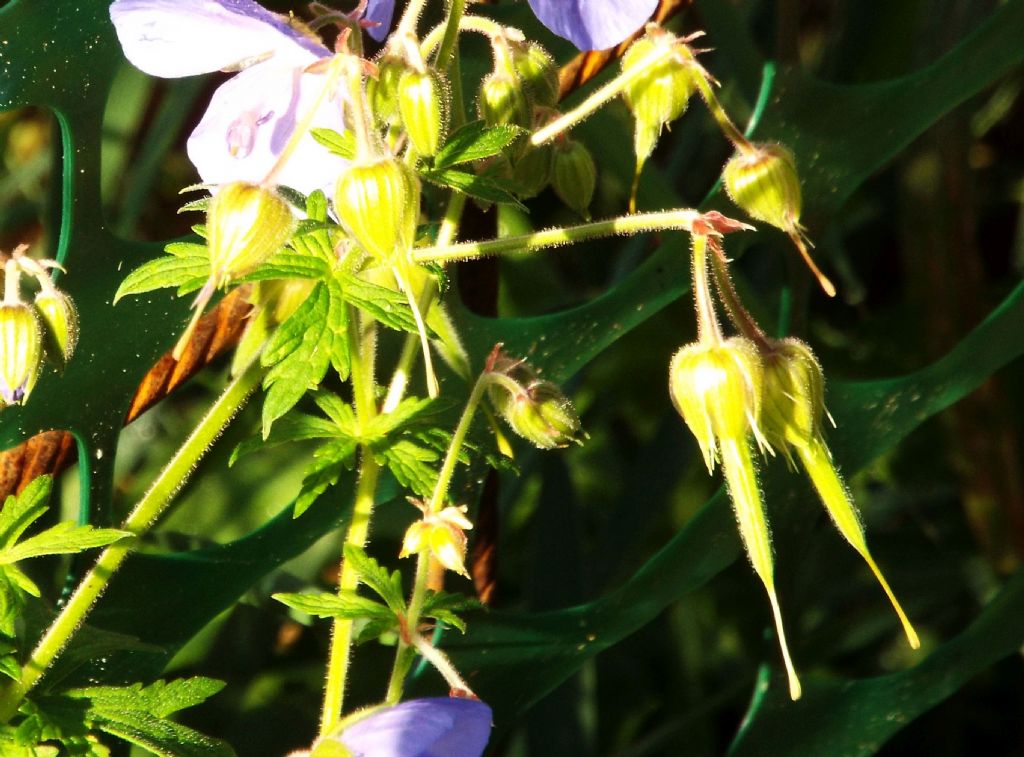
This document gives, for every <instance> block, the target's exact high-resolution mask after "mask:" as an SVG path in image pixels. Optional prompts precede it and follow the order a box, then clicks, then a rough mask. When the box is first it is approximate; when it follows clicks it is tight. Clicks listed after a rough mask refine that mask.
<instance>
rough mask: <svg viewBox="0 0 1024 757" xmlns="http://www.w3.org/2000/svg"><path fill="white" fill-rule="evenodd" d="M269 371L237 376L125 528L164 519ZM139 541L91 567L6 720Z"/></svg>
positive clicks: (10, 698) (4, 701) (8, 698)
mask: <svg viewBox="0 0 1024 757" xmlns="http://www.w3.org/2000/svg"><path fill="white" fill-rule="evenodd" d="M262 378H263V369H262V368H261V367H260V365H259V361H254V362H253V363H251V364H250V365H249V367H248V368H246V369H245V370H244V371H243V372H242V373H241V375H239V376H238V377H237V378H235V379H234V380H233V381H232V382H231V383H230V384H228V386H227V388H226V389H225V390H224V393H223V394H221V396H220V397H219V398H218V399H217V401H216V402H215V403H214V404H213V406H212V407H211V408H210V410H209V411H208V412H207V414H206V415H205V416H204V417H203V419H202V420H201V421H200V422H199V425H198V426H196V428H195V430H193V432H192V434H191V435H190V436H189V437H188V439H186V440H185V443H184V444H182V445H181V448H180V449H179V450H178V451H177V452H176V453H175V455H174V457H172V458H171V460H170V462H168V463H167V465H166V466H165V467H164V469H163V470H162V471H161V472H160V475H159V476H157V478H156V480H155V481H154V482H153V484H152V486H150V488H149V491H147V492H146V494H145V495H144V496H143V497H142V499H141V500H139V502H138V504H137V505H136V506H135V509H134V510H132V511H131V513H130V514H129V516H128V518H127V519H126V520H125V522H124V524H123V525H122V528H123V529H124V530H125V531H131V532H132V533H133V534H135V535H136V536H141V535H142V534H144V533H145V532H146V531H147V530H148V529H149V528H150V527H151V526H152V525H153V523H154V522H155V521H156V520H157V518H159V517H160V516H161V515H162V514H163V513H164V511H165V510H166V508H167V506H168V505H169V504H170V503H171V500H172V499H173V498H174V495H175V494H177V492H178V491H179V490H180V489H181V487H182V485H184V483H185V481H186V480H187V479H188V477H189V474H190V473H191V472H192V471H193V470H194V469H195V466H196V463H198V462H199V460H200V459H201V458H202V457H203V455H204V454H205V453H206V451H207V450H208V449H209V448H210V445H212V444H213V442H214V440H216V438H217V437H218V436H219V435H220V434H221V432H222V431H223V430H224V427H225V426H227V425H228V423H229V422H230V421H231V419H232V418H233V417H234V416H235V414H236V413H237V412H238V410H239V409H240V408H241V407H242V406H243V405H244V404H245V401H246V398H248V396H249V394H250V393H251V392H252V391H253V390H254V389H255V388H256V387H257V386H258V385H259V383H260V380H261V379H262ZM134 541H135V540H133V539H130V540H128V541H127V543H125V542H118V543H116V544H113V545H111V546H109V547H107V548H106V549H104V550H103V552H102V553H100V556H99V558H98V559H97V561H96V565H95V566H94V567H93V568H92V570H90V571H89V572H88V573H87V574H86V575H85V577H84V578H83V579H82V582H81V583H80V584H79V585H78V588H77V589H76V590H75V592H74V593H73V594H72V595H71V598H70V599H69V600H68V602H67V604H66V605H64V608H63V609H62V610H61V611H60V614H59V615H57V617H56V618H55V619H54V621H53V623H52V624H51V625H50V627H49V628H48V629H47V631H46V633H45V634H44V635H43V638H42V639H40V641H39V643H38V645H37V646H36V648H35V649H34V650H33V651H32V654H31V656H30V657H29V659H28V661H27V662H26V663H25V666H24V668H23V669H22V674H21V679H20V680H18V681H17V682H15V683H13V684H12V685H11V686H10V687H9V688H8V689H6V691H4V692H3V695H2V697H0V722H7V721H8V720H9V719H10V718H11V716H12V715H13V714H14V713H15V712H16V711H17V708H18V706H19V705H20V704H21V700H22V699H23V698H24V697H25V695H26V694H27V693H28V692H29V691H31V690H32V688H33V687H34V686H35V685H36V684H37V683H38V682H39V679H40V678H41V677H42V675H43V673H45V672H46V670H47V668H49V667H50V665H51V664H52V663H53V661H54V660H55V659H56V657H57V656H58V655H59V654H60V652H61V651H62V650H63V649H64V647H65V646H66V645H67V643H68V641H69V640H70V638H71V636H72V635H73V634H74V633H75V631H76V630H77V629H78V628H80V627H81V625H82V623H83V622H84V621H85V618H86V617H87V616H88V614H89V612H90V611H91V610H92V608H93V605H95V603H96V600H97V599H99V597H100V595H101V594H102V593H103V591H104V590H105V589H106V588H107V584H108V583H109V582H110V579H111V577H112V576H113V574H114V573H115V572H116V571H117V569H118V568H119V567H121V564H122V563H123V562H124V560H125V558H126V557H127V556H128V555H129V553H130V552H131V551H132V549H133V546H134V544H133V543H134Z"/></svg>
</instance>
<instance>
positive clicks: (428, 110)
mask: <svg viewBox="0 0 1024 757" xmlns="http://www.w3.org/2000/svg"><path fill="white" fill-rule="evenodd" d="M446 90H447V85H446V83H445V80H444V77H443V76H442V75H441V74H440V73H439V72H437V71H423V72H421V71H415V70H413V69H408V70H407V71H405V73H403V74H402V76H401V78H400V79H399V81H398V110H399V113H400V114H401V116H402V125H403V126H404V127H405V133H406V134H408V135H409V141H410V142H412V146H413V147H414V148H416V152H418V153H419V154H420V155H425V156H427V157H433V156H434V155H436V154H437V151H438V150H439V149H440V147H441V145H442V144H443V143H444V140H445V137H446V136H447V134H448V96H447V91H446Z"/></svg>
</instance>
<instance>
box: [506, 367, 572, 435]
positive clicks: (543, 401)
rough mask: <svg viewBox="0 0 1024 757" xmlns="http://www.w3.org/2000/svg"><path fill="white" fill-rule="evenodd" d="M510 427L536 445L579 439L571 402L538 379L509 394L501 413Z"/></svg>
mask: <svg viewBox="0 0 1024 757" xmlns="http://www.w3.org/2000/svg"><path fill="white" fill-rule="evenodd" d="M504 417H505V420H506V421H508V425H509V426H511V427H512V430H513V431H515V432H516V433H517V434H519V435H520V436H521V437H523V438H524V439H526V440H527V441H529V442H532V443H533V444H534V445H535V446H537V447H539V448H540V449H554V448H556V447H565V446H568V445H569V444H570V443H571V442H575V443H577V444H579V443H581V437H582V425H581V424H580V418H579V416H578V415H577V414H576V408H574V407H573V405H572V402H571V401H570V400H569V398H568V397H566V396H565V395H564V394H562V390H561V389H559V388H558V386H557V385H556V384H553V383H552V382H550V381H543V380H538V381H534V382H533V383H531V384H530V385H529V386H528V387H526V391H525V392H524V393H522V394H519V395H517V396H515V397H513V398H511V402H510V403H509V404H508V405H507V408H506V412H505V413H504Z"/></svg>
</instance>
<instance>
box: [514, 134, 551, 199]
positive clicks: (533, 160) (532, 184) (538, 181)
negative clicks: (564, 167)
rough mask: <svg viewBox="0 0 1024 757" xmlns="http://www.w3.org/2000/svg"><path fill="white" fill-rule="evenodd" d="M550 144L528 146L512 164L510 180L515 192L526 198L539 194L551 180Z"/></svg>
mask: <svg viewBox="0 0 1024 757" xmlns="http://www.w3.org/2000/svg"><path fill="white" fill-rule="evenodd" d="M551 152H552V148H551V146H550V145H540V146H539V147H529V148H528V149H526V150H525V151H524V152H523V154H522V155H520V156H518V157H517V158H516V159H515V162H514V163H513V164H512V180H513V181H514V182H515V185H516V194H517V195H518V196H519V197H520V198H522V199H524V200H527V199H529V198H531V197H536V196H537V195H538V194H540V193H541V192H542V191H543V189H544V187H546V186H547V185H548V183H549V182H550V181H551Z"/></svg>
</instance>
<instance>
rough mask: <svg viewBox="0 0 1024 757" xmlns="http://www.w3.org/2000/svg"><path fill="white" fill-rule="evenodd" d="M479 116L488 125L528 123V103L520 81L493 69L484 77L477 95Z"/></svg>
mask: <svg viewBox="0 0 1024 757" xmlns="http://www.w3.org/2000/svg"><path fill="white" fill-rule="evenodd" d="M477 107H478V108H479V109H480V117H481V118H482V119H483V120H484V123H486V124H487V125H488V126H502V125H505V124H509V125H512V126H522V127H523V128H527V127H529V125H530V105H529V103H528V102H527V100H526V95H525V94H524V93H523V86H522V83H521V82H520V81H519V80H518V79H517V78H516V77H514V76H512V75H511V74H509V73H506V72H504V71H494V72H492V73H490V74H488V75H487V77H486V78H484V80H483V82H482V83H481V85H480V94H479V95H478V97H477Z"/></svg>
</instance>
